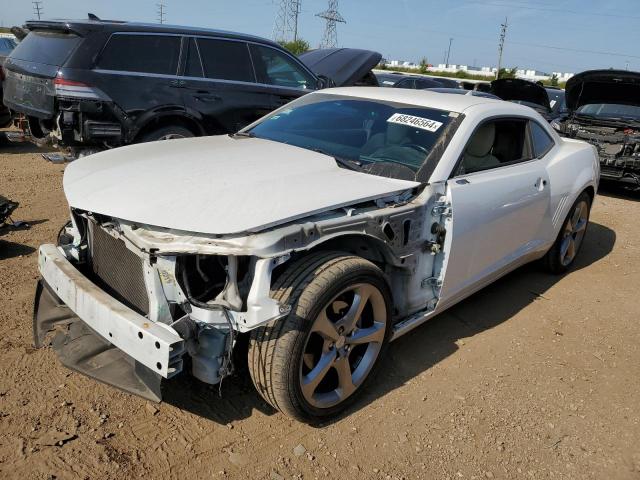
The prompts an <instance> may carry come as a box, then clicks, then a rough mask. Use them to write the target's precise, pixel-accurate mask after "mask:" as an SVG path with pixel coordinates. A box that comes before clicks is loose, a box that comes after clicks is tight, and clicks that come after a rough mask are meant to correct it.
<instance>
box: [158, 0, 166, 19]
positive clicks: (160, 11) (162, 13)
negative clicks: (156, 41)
mask: <svg viewBox="0 0 640 480" xmlns="http://www.w3.org/2000/svg"><path fill="white" fill-rule="evenodd" d="M156 5H157V7H158V23H164V19H165V17H166V15H167V13H166V12H165V9H164V8H165V5H164V2H163V1H160V3H156Z"/></svg>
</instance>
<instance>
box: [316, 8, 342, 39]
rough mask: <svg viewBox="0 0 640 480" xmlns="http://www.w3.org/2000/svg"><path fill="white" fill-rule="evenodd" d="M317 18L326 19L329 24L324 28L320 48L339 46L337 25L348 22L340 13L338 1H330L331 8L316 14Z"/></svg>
mask: <svg viewBox="0 0 640 480" xmlns="http://www.w3.org/2000/svg"><path fill="white" fill-rule="evenodd" d="M316 17H320V18H322V19H324V20H325V21H326V22H327V24H326V26H325V28H324V34H323V35H322V41H321V42H320V48H335V47H337V46H338V32H337V30H336V24H338V23H347V21H346V20H345V19H344V18H343V17H342V15H340V12H338V0H329V8H327V9H326V10H325V11H324V12H320V13H318V14H316Z"/></svg>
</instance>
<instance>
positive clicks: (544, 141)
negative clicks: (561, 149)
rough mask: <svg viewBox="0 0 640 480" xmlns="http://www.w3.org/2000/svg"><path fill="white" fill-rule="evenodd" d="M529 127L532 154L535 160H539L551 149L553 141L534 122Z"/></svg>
mask: <svg viewBox="0 0 640 480" xmlns="http://www.w3.org/2000/svg"><path fill="white" fill-rule="evenodd" d="M530 125H531V139H532V141H533V152H534V154H535V156H536V157H537V158H541V157H543V156H544V155H545V154H546V153H547V152H548V151H549V150H551V149H552V148H553V140H552V139H551V137H550V136H549V134H548V133H547V132H545V131H544V129H543V128H542V127H541V126H540V125H538V124H537V123H536V122H531V123H530Z"/></svg>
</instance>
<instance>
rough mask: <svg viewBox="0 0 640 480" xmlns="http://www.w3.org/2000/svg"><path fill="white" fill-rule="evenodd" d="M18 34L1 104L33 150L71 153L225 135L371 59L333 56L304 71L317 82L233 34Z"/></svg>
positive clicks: (269, 48)
mask: <svg viewBox="0 0 640 480" xmlns="http://www.w3.org/2000/svg"><path fill="white" fill-rule="evenodd" d="M26 27H28V29H29V33H28V35H27V36H26V38H24V40H23V41H22V42H21V43H20V44H19V46H18V47H17V48H16V49H15V50H14V51H13V52H12V54H11V56H10V57H9V59H8V60H7V63H6V65H5V70H6V77H7V78H6V81H5V96H4V103H5V104H6V105H7V106H8V107H9V108H11V109H12V110H14V111H15V112H17V113H19V114H21V115H22V116H23V117H24V118H26V119H27V122H22V123H23V124H25V125H28V134H29V136H30V138H31V139H32V140H33V141H34V142H36V143H38V144H40V145H42V144H47V143H52V144H54V145H58V146H61V147H68V148H72V149H75V150H81V149H84V150H87V149H102V148H105V147H106V148H111V147H117V146H121V145H126V144H131V143H137V142H144V141H152V140H158V139H173V138H183V137H193V136H201V135H215V134H224V133H230V132H235V131H238V130H239V129H240V128H242V127H244V126H246V125H248V124H249V123H251V122H253V121H255V120H257V119H258V118H260V117H262V116H263V115H265V114H266V113H268V112H270V111H272V110H274V109H276V108H278V107H280V106H282V105H284V104H285V103H287V102H290V101H291V100H293V99H295V98H298V97H300V96H302V95H304V94H306V93H309V92H312V91H314V90H318V89H321V88H324V87H326V86H329V85H337V86H344V85H351V84H353V83H356V82H358V81H359V80H360V79H359V78H358V75H354V74H353V71H350V74H349V75H342V73H343V72H344V70H343V67H345V65H346V66H347V67H348V69H354V70H355V71H356V73H358V72H359V74H360V75H362V76H366V75H367V72H368V71H370V70H371V68H372V67H373V66H374V65H375V62H376V56H377V57H378V59H379V54H376V53H375V52H365V51H362V50H350V49H340V55H333V56H331V57H330V58H328V59H327V58H325V59H324V62H323V61H322V60H323V59H320V61H318V62H317V63H316V64H314V65H313V66H314V68H317V69H318V70H321V73H323V74H324V75H326V76H322V75H316V74H315V73H314V72H313V71H312V70H311V69H310V68H309V67H308V66H307V65H305V64H304V63H303V62H301V61H300V60H299V59H298V58H297V57H295V56H294V55H292V54H291V53H290V52H288V51H287V50H285V49H284V48H282V47H281V46H280V45H278V44H277V43H275V42H271V41H269V40H266V39H263V38H259V37H255V36H252V35H245V34H241V33H233V32H227V31H219V30H209V29H201V28H193V27H181V26H171V25H158V24H143V23H135V22H121V21H106V20H104V21H103V20H100V19H98V18H97V17H95V15H90V18H89V19H87V20H51V21H49V20H48V21H30V22H27V24H26ZM338 58H339V61H336V59H338ZM343 62H344V63H343ZM371 62H374V63H371ZM324 63H330V65H329V66H328V67H326V68H325V67H324V66H323V65H324Z"/></svg>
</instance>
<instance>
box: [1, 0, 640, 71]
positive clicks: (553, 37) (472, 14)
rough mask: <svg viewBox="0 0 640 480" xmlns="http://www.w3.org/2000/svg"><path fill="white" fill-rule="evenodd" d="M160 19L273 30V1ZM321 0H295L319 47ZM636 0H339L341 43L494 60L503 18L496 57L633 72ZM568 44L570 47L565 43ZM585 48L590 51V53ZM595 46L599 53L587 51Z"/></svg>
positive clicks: (58, 12)
mask: <svg viewBox="0 0 640 480" xmlns="http://www.w3.org/2000/svg"><path fill="white" fill-rule="evenodd" d="M157 2H158V0H128V1H125V0H81V1H77V0H75V1H74V0H42V3H43V8H44V18H63V17H66V18H81V17H85V16H86V13H87V12H92V13H95V14H96V15H98V16H99V17H102V18H113V19H121V20H140V21H147V22H155V21H156V18H157V14H156V11H157V7H156V3H157ZM164 2H165V4H166V12H167V22H168V23H173V24H180V25H193V26H199V27H211V28H221V29H225V30H234V31H239V32H245V33H252V34H255V35H259V36H263V37H271V35H272V31H273V25H274V19H275V16H276V11H277V4H278V0H181V1H178V0H164ZM326 6H327V1H326V0H302V13H301V17H300V27H299V31H300V36H301V37H303V38H305V39H306V40H308V41H309V42H310V43H311V44H312V45H313V46H317V45H318V43H319V41H320V38H321V36H322V29H323V26H324V25H323V22H322V20H321V19H319V18H317V17H315V14H316V13H317V12H319V11H321V10H324V9H326ZM638 6H640V1H638V0H608V1H606V2H603V1H595V0H555V1H552V0H537V1H534V0H485V1H482V0H455V1H454V0H452V1H448V0H341V2H340V12H341V13H342V15H343V16H344V17H345V19H346V20H347V24H341V25H338V41H339V44H340V45H341V46H349V47H360V48H368V49H372V50H377V51H379V52H380V53H382V54H383V56H384V57H385V58H388V59H402V60H410V61H416V62H417V61H419V60H420V58H422V57H426V58H427V59H428V60H429V62H430V63H436V64H437V63H442V62H443V58H444V53H445V50H446V49H447V46H448V44H449V37H453V39H454V40H453V46H452V49H451V58H450V63H454V64H467V65H473V64H474V63H475V64H476V65H479V66H480V65H495V64H496V63H497V43H498V33H499V28H500V23H502V22H503V21H504V17H505V16H508V17H509V24H510V26H509V30H508V33H507V41H506V45H505V54H504V61H503V63H504V64H505V65H507V66H518V67H532V68H536V69H538V70H542V71H545V72H551V71H561V72H567V71H568V72H579V71H582V70H586V69H591V68H609V67H614V68H625V67H626V66H627V62H628V67H629V69H631V70H640V51H639V50H638V45H640V28H639V27H638V24H639V22H640V9H638ZM29 18H33V10H32V5H31V2H30V1H29V0H0V24H2V25H3V26H10V25H14V24H21V23H22V22H24V20H26V19H29ZM564 49H567V50H564ZM584 50H588V51H592V52H591V53H589V52H585V51H584ZM593 52H602V53H593Z"/></svg>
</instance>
